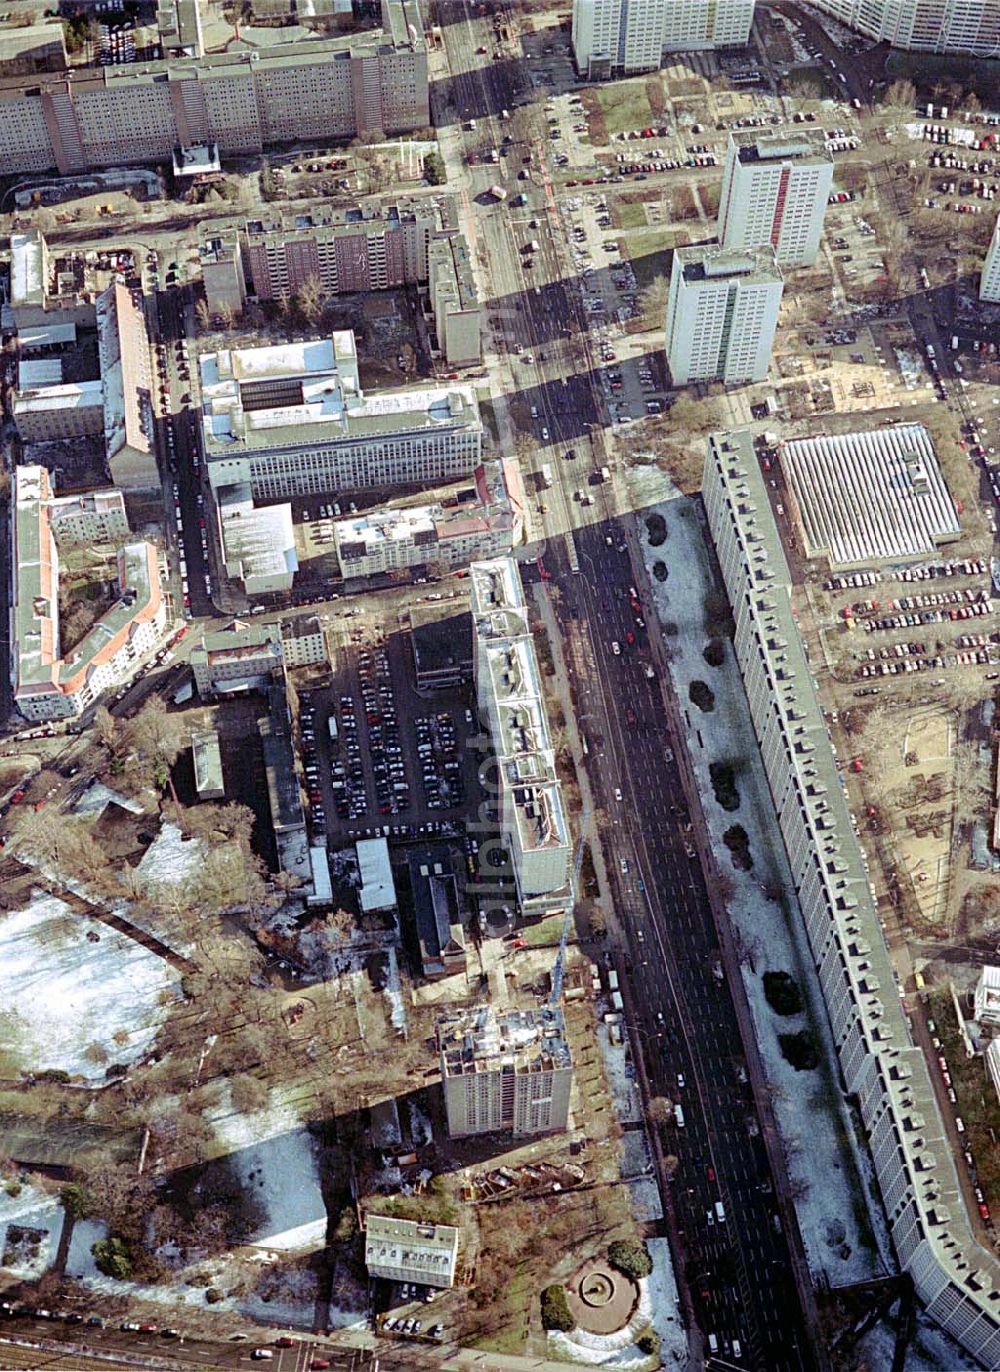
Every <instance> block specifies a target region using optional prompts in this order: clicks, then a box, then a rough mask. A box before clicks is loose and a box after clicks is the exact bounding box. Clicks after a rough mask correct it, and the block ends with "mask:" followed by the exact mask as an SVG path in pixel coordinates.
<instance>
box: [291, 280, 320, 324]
mask: <svg viewBox="0 0 1000 1372" xmlns="http://www.w3.org/2000/svg"><path fill="white" fill-rule="evenodd" d="M326 302H327V292H326V287H325V286H324V285H323V283H322V281H321V280H320V279H319V277H318V276H316V275H313V276H310V277H307V278H306V280H305V281H303V283H302V285H301V286H300V287H299V290H298V293H297V295H296V297H295V304H296V306H297V307H298V310H299V313H300V314H301V315H302V318H303V319H304V320H305V321H306V323H307V324H309V325H316V324H318V323H319V321H320V320H321V319H322V318H323V314H324V312H325V310H326Z"/></svg>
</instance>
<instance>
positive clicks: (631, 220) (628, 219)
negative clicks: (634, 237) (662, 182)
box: [614, 200, 647, 229]
mask: <svg viewBox="0 0 1000 1372" xmlns="http://www.w3.org/2000/svg"><path fill="white" fill-rule="evenodd" d="M614 217H615V223H616V224H617V225H618V227H619V228H620V229H644V228H645V227H646V224H647V220H646V206H645V205H643V204H642V203H641V201H626V200H619V201H618V203H617V205H615V207H614Z"/></svg>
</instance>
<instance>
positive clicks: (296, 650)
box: [281, 614, 330, 667]
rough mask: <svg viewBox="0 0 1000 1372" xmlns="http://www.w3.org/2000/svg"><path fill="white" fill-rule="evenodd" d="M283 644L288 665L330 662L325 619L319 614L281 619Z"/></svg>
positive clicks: (312, 664)
mask: <svg viewBox="0 0 1000 1372" xmlns="http://www.w3.org/2000/svg"><path fill="white" fill-rule="evenodd" d="M281 644H282V647H283V648H284V651H285V666H286V667H325V666H329V663H330V649H329V647H328V646H327V641H326V633H325V631H324V629H323V621H322V620H321V619H320V617H319V615H314V614H309V615H295V616H293V617H292V618H290V619H283V620H282V621H281Z"/></svg>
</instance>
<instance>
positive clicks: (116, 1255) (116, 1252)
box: [90, 1234, 132, 1281]
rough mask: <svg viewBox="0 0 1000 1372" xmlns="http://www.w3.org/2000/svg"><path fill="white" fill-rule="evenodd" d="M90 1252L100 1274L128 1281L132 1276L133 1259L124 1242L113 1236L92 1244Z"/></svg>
mask: <svg viewBox="0 0 1000 1372" xmlns="http://www.w3.org/2000/svg"><path fill="white" fill-rule="evenodd" d="M90 1251H91V1253H93V1255H94V1262H95V1263H96V1264H97V1270H98V1272H103V1273H104V1275H105V1276H106V1277H114V1279H115V1280H116V1281H128V1280H129V1278H130V1277H131V1276H132V1259H131V1257H130V1256H129V1251H128V1249H127V1248H126V1246H125V1242H124V1240H122V1239H119V1238H115V1236H114V1235H113V1234H112V1235H111V1237H110V1238H107V1239H98V1241H97V1243H94V1244H91V1246H90Z"/></svg>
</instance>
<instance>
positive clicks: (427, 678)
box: [410, 605, 473, 691]
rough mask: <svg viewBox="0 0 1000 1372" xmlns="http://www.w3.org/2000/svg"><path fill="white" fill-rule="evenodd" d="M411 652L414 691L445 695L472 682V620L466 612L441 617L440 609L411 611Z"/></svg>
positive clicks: (415, 608) (428, 607)
mask: <svg viewBox="0 0 1000 1372" xmlns="http://www.w3.org/2000/svg"><path fill="white" fill-rule="evenodd" d="M410 648H411V650H412V653H413V669H414V674H415V676H416V682H417V688H418V689H419V690H421V691H444V690H447V689H448V688H449V687H451V686H458V685H460V684H461V683H462V682H463V681H469V680H471V678H472V670H473V664H472V619H471V616H470V615H469V611H468V610H467V609H465V608H463V609H462V610H460V611H457V612H452V613H449V614H446V615H443V616H442V614H441V608H440V606H436V605H414V606H413V608H412V609H411V610H410Z"/></svg>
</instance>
